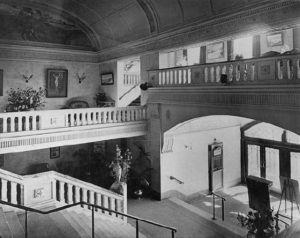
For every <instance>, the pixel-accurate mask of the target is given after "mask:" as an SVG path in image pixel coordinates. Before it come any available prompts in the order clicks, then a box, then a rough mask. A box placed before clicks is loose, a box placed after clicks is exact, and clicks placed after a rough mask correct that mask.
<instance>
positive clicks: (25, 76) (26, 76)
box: [21, 74, 33, 83]
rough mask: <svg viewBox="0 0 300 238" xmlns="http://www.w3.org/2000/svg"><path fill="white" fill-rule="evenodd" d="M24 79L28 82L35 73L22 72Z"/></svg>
mask: <svg viewBox="0 0 300 238" xmlns="http://www.w3.org/2000/svg"><path fill="white" fill-rule="evenodd" d="M21 75H22V77H23V79H25V82H26V83H28V82H29V80H30V79H32V77H33V74H30V75H29V74H21Z"/></svg>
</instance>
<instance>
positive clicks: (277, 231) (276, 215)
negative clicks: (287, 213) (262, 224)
mask: <svg viewBox="0 0 300 238" xmlns="http://www.w3.org/2000/svg"><path fill="white" fill-rule="evenodd" d="M275 220H276V223H275V229H276V235H278V233H279V224H278V213H277V214H275Z"/></svg>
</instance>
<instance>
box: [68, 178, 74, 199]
mask: <svg viewBox="0 0 300 238" xmlns="http://www.w3.org/2000/svg"><path fill="white" fill-rule="evenodd" d="M71 203H73V185H72V184H69V183H68V204H71Z"/></svg>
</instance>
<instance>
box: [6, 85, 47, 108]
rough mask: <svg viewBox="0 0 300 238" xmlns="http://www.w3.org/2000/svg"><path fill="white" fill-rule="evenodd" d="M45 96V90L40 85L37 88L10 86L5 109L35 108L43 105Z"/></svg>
mask: <svg viewBox="0 0 300 238" xmlns="http://www.w3.org/2000/svg"><path fill="white" fill-rule="evenodd" d="M45 96H46V90H45V89H43V88H42V87H40V88H39V89H37V90H36V89H33V88H31V87H27V88H25V89H20V88H17V89H14V88H11V89H10V90H9V91H8V105H7V108H8V110H7V111H15V112H16V111H28V110H36V109H37V108H40V107H43V106H45V101H44V99H45Z"/></svg>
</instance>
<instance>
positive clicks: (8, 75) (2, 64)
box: [0, 60, 100, 112]
mask: <svg viewBox="0 0 300 238" xmlns="http://www.w3.org/2000/svg"><path fill="white" fill-rule="evenodd" d="M0 68H1V69H3V79H4V80H3V81H4V82H3V88H4V94H3V95H4V96H3V97H0V99H1V101H0V112H3V111H4V109H5V106H6V105H7V91H8V90H9V89H10V88H15V89H16V88H26V87H33V88H35V89H38V88H39V87H43V88H45V87H46V77H47V75H46V74H47V69H49V68H50V69H67V70H68V96H67V97H63V98H46V105H45V107H43V108H42V110H44V109H45V110H52V109H60V108H62V107H63V106H64V105H65V104H66V102H67V101H68V100H69V99H71V98H75V97H80V98H82V99H84V100H86V101H88V103H89V105H90V106H94V105H95V100H94V97H95V95H96V93H97V92H98V91H99V87H100V80H99V68H98V64H94V63H83V62H71V61H47V60H44V61H32V60H0ZM76 73H78V74H79V75H81V74H82V73H85V74H86V75H87V77H86V79H84V81H83V82H82V83H81V84H79V82H78V78H77V77H76ZM22 74H27V75H30V74H33V78H32V79H30V81H29V82H28V83H26V82H25V80H24V79H23V77H22Z"/></svg>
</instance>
